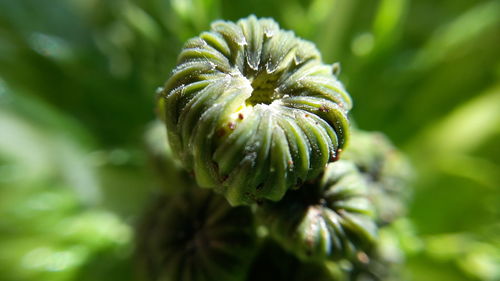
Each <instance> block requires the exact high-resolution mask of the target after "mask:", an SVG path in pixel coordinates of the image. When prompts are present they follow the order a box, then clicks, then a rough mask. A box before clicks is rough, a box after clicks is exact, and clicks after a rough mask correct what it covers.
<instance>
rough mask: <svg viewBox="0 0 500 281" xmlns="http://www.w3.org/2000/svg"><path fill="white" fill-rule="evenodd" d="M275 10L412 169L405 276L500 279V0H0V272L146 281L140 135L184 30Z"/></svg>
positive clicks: (147, 175) (150, 180)
mask: <svg viewBox="0 0 500 281" xmlns="http://www.w3.org/2000/svg"><path fill="white" fill-rule="evenodd" d="M252 13H253V14H256V15H257V16H259V17H273V18H275V19H276V20H277V21H278V22H279V23H280V24H281V26H282V27H283V28H285V29H292V30H294V31H295V32H296V33H297V34H298V35H299V36H301V37H304V38H306V39H309V40H311V41H313V42H315V43H316V44H317V45H318V47H319V49H320V50H321V52H322V54H323V58H324V60H325V61H326V62H329V63H333V62H336V61H340V62H341V65H342V73H341V80H342V81H344V82H345V84H346V87H347V89H348V90H349V92H350V93H351V95H352V97H353V99H354V101H355V107H354V109H353V111H352V118H353V120H355V122H356V124H357V126H358V127H360V128H362V129H366V130H377V131H382V132H384V133H386V134H387V135H388V136H389V137H390V139H392V140H393V141H394V142H395V144H396V145H397V146H398V147H399V148H401V149H402V150H403V151H404V152H405V153H407V154H408V155H409V158H410V160H411V162H412V163H413V166H414V167H415V170H416V171H415V174H416V177H415V182H414V188H415V190H414V191H413V201H412V203H411V206H410V211H409V214H408V217H407V218H405V219H402V220H400V221H398V222H397V223H396V224H395V226H394V227H395V228H396V229H398V233H399V236H400V237H399V238H398V241H399V244H400V246H401V249H402V250H403V251H404V252H405V254H406V256H407V260H406V264H405V266H404V268H403V274H404V275H403V276H404V277H405V279H406V280H418V281H421V280H425V281H433V280H436V281H438V280H439V281H441V280H454V281H460V280H500V207H499V206H500V184H499V182H500V145H499V144H500V48H499V46H500V1H495V0H490V1H480V0H440V1H434V0H379V1H362V0H312V1H307V0H291V1H279V0H257V1H239V0H238V1H235V0H231V1H230V0H143V1H132V0H109V1H98V0H66V1H63V0H53V1H39V0H20V1H14V0H0V280H12V281H17V280H136V277H135V275H134V273H133V270H132V269H133V266H132V265H131V263H132V261H131V253H132V251H133V249H132V248H133V246H132V244H133V243H132V242H133V239H134V238H133V229H134V224H135V222H136V220H137V217H138V216H139V215H140V213H141V210H142V209H143V208H144V204H145V202H147V201H148V197H149V196H150V193H151V191H152V190H154V189H155V188H156V187H157V186H158V185H159V184H160V183H159V182H158V180H157V179H156V177H155V176H154V172H153V171H152V170H153V168H152V167H151V163H150V161H148V156H147V152H146V151H147V149H146V148H145V147H146V145H145V141H144V132H145V130H146V128H148V126H150V123H151V122H152V121H153V120H154V119H155V114H154V110H153V107H154V106H153V104H154V96H155V95H154V93H155V91H156V88H157V87H159V86H161V85H162V84H163V82H164V81H165V80H166V78H167V77H168V75H169V73H170V70H171V69H172V67H173V66H174V64H175V60H176V55H177V53H178V51H179V50H180V48H181V46H182V43H183V42H184V41H185V40H186V39H188V38H190V37H192V36H195V35H197V34H198V33H199V32H201V31H203V30H207V29H208V28H209V23H210V22H211V21H212V20H214V19H220V18H222V19H227V20H237V19H239V18H241V17H245V16H247V15H249V14H252Z"/></svg>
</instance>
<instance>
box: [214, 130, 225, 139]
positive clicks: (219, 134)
mask: <svg viewBox="0 0 500 281" xmlns="http://www.w3.org/2000/svg"><path fill="white" fill-rule="evenodd" d="M215 134H216V135H217V137H219V138H220V137H223V136H224V135H225V134H226V130H224V128H220V129H218V130H217V131H216V132H215Z"/></svg>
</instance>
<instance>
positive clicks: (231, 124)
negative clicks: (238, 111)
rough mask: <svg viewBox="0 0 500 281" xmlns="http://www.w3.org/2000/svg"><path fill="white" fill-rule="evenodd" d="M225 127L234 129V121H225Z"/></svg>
mask: <svg viewBox="0 0 500 281" xmlns="http://www.w3.org/2000/svg"><path fill="white" fill-rule="evenodd" d="M227 127H228V128H229V129H231V130H234V129H235V128H236V123H234V122H229V123H227Z"/></svg>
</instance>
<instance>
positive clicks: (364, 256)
mask: <svg viewBox="0 0 500 281" xmlns="http://www.w3.org/2000/svg"><path fill="white" fill-rule="evenodd" d="M356 257H357V258H358V260H359V261H360V262H362V263H364V264H367V263H369V262H370V258H369V257H368V255H367V254H366V253H365V252H358V254H357V255H356Z"/></svg>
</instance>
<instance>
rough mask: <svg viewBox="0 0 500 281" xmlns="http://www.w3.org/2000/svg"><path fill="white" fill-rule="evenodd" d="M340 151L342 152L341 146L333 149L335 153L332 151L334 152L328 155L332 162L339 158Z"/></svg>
mask: <svg viewBox="0 0 500 281" xmlns="http://www.w3.org/2000/svg"><path fill="white" fill-rule="evenodd" d="M341 152H342V148H339V149H337V150H336V151H335V153H334V154H332V157H330V160H331V161H332V162H335V161H337V160H339V158H340V153H341Z"/></svg>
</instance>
